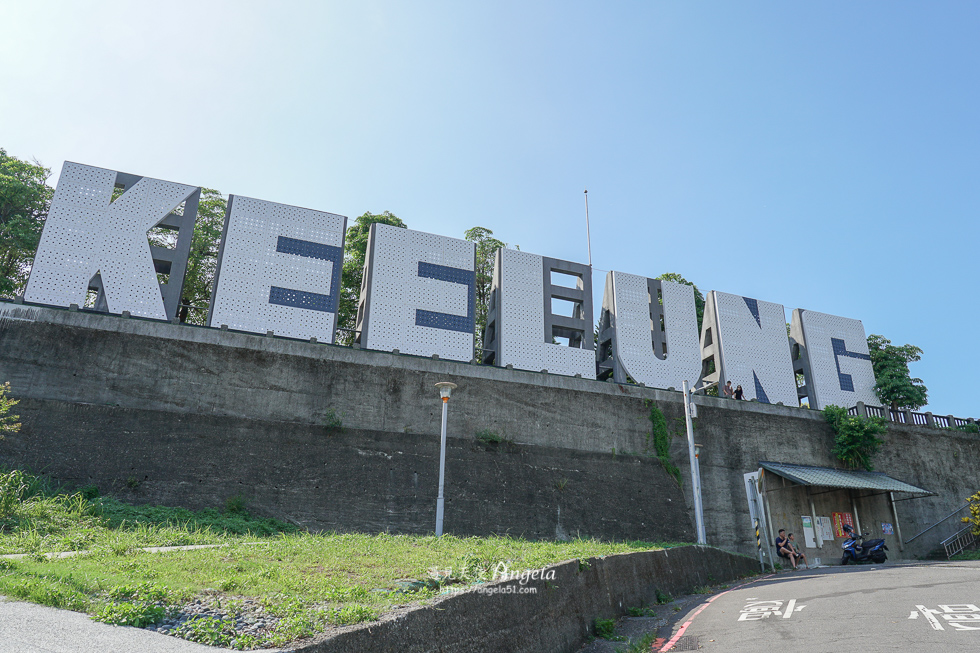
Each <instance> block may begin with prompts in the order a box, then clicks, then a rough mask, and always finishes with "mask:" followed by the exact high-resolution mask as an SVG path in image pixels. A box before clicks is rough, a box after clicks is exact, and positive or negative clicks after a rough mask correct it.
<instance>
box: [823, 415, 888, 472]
mask: <svg viewBox="0 0 980 653" xmlns="http://www.w3.org/2000/svg"><path fill="white" fill-rule="evenodd" d="M823 415H824V418H825V419H826V420H827V423H828V424H830V428H832V429H833V430H834V434H835V438H834V448H833V449H832V450H831V453H833V454H834V455H835V456H837V458H838V459H839V460H840V461H841V462H843V463H844V464H845V465H847V466H848V467H851V468H853V469H866V470H868V471H869V472H870V471H874V468H873V467H872V465H871V460H872V458H874V456H875V454H877V453H878V451H879V450H880V449H881V445H883V444H884V443H885V441H884V440H882V439H881V438H879V437H878V436H879V435H882V434H883V433H885V431H886V430H887V429H886V427H885V420H883V419H881V418H880V417H870V418H865V417H857V416H855V415H848V414H847V409H846V408H841V407H840V406H834V405H830V406H827V407H826V408H824V409H823Z"/></svg>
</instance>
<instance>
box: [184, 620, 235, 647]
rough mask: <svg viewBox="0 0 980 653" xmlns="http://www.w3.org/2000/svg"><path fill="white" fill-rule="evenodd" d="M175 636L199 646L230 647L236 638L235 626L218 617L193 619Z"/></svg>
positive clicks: (186, 622) (185, 623)
mask: <svg viewBox="0 0 980 653" xmlns="http://www.w3.org/2000/svg"><path fill="white" fill-rule="evenodd" d="M174 634H175V635H177V636H178V637H183V638H184V639H188V640H190V641H192V642H197V643H198V644H206V645H207V646H224V647H229V646H231V640H232V639H234V638H235V624H234V623H233V622H231V621H223V620H221V619H218V618H217V617H208V616H204V617H191V618H190V619H188V620H187V621H185V622H184V624H183V625H182V626H180V627H179V628H177V629H176V630H175V631H174Z"/></svg>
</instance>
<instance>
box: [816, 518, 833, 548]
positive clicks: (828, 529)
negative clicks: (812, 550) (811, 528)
mask: <svg viewBox="0 0 980 653" xmlns="http://www.w3.org/2000/svg"><path fill="white" fill-rule="evenodd" d="M832 523H833V522H831V521H830V517H817V525H818V526H819V527H820V539H822V540H823V541H824V542H829V541H830V540H832V539H834V527H833V526H832Z"/></svg>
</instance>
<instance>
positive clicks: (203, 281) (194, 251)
mask: <svg viewBox="0 0 980 653" xmlns="http://www.w3.org/2000/svg"><path fill="white" fill-rule="evenodd" d="M226 206H227V199H226V198H225V197H224V196H223V195H222V194H221V193H219V192H218V191H216V190H214V189H212V188H202V189H201V202H200V204H198V207H197V223H196V224H195V225H194V238H193V239H191V251H190V257H189V258H188V261H187V273H186V274H185V275H184V291H183V294H182V295H181V300H180V303H181V304H185V305H189V306H193V307H194V308H193V309H191V310H189V311H188V309H186V308H182V309H181V311H180V319H181V321H183V322H190V323H191V324H204V323H205V322H206V321H207V317H208V310H207V309H208V304H209V302H210V301H211V290H212V288H213V287H214V273H215V271H216V270H217V267H218V250H219V248H220V247H221V231H222V228H223V227H224V224H225V207H226Z"/></svg>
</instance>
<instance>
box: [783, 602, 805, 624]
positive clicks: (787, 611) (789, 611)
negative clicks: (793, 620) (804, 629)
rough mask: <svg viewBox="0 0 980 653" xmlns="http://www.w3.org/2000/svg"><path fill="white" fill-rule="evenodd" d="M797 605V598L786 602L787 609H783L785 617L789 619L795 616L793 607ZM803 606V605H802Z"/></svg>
mask: <svg viewBox="0 0 980 653" xmlns="http://www.w3.org/2000/svg"><path fill="white" fill-rule="evenodd" d="M794 607H796V599H790V600H789V603H787V604H786V609H785V610H783V619H789V618H790V617H792V616H793V608H794ZM800 607H803V606H800Z"/></svg>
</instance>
